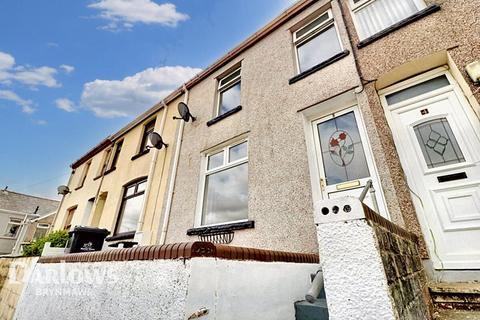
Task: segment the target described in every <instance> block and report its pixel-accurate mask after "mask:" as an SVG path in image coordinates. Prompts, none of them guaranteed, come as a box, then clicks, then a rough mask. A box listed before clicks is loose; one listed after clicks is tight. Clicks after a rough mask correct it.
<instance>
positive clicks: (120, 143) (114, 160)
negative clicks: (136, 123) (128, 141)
mask: <svg viewBox="0 0 480 320" xmlns="http://www.w3.org/2000/svg"><path fill="white" fill-rule="evenodd" d="M122 146H123V140H121V141H118V142H117V144H116V145H115V153H114V154H113V158H112V163H111V164H110V169H111V170H113V169H115V168H116V166H117V162H118V158H119V157H120V152H121V151H122Z"/></svg>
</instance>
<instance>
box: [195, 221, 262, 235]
mask: <svg viewBox="0 0 480 320" xmlns="http://www.w3.org/2000/svg"><path fill="white" fill-rule="evenodd" d="M252 228H255V221H252V220H248V221H243V222H234V223H225V224H221V225H217V226H211V227H198V228H191V229H188V230H187V236H197V235H200V234H209V233H215V232H222V231H235V230H242V229H252Z"/></svg>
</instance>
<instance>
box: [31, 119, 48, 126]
mask: <svg viewBox="0 0 480 320" xmlns="http://www.w3.org/2000/svg"><path fill="white" fill-rule="evenodd" d="M34 122H35V124H38V125H39V126H46V125H47V124H48V122H47V120H35V121H34Z"/></svg>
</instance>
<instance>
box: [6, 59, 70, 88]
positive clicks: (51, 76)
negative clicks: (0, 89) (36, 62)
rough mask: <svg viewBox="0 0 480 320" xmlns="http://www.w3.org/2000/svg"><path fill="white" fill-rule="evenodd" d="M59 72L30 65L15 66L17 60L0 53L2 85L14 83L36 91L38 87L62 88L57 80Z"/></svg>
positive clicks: (50, 68)
mask: <svg viewBox="0 0 480 320" xmlns="http://www.w3.org/2000/svg"><path fill="white" fill-rule="evenodd" d="M56 74H57V70H56V69H55V68H52V67H47V66H42V67H32V66H28V65H15V58H14V57H13V56H12V55H10V54H8V53H6V52H1V51H0V83H3V84H11V83H12V82H13V81H17V82H20V83H22V84H26V85H28V86H31V88H32V89H35V88H36V87H37V86H45V87H49V88H56V87H60V86H61V85H60V83H59V82H58V81H57V80H56V79H55V75H56Z"/></svg>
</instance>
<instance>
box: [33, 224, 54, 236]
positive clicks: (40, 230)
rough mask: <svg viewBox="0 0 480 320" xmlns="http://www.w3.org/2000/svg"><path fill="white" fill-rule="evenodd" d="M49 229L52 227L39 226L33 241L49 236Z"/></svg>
mask: <svg viewBox="0 0 480 320" xmlns="http://www.w3.org/2000/svg"><path fill="white" fill-rule="evenodd" d="M48 228H50V225H49V224H48V223H39V224H37V228H36V229H35V234H34V235H33V239H32V240H37V239H40V238H43V237H44V236H45V235H46V234H47V232H48Z"/></svg>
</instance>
